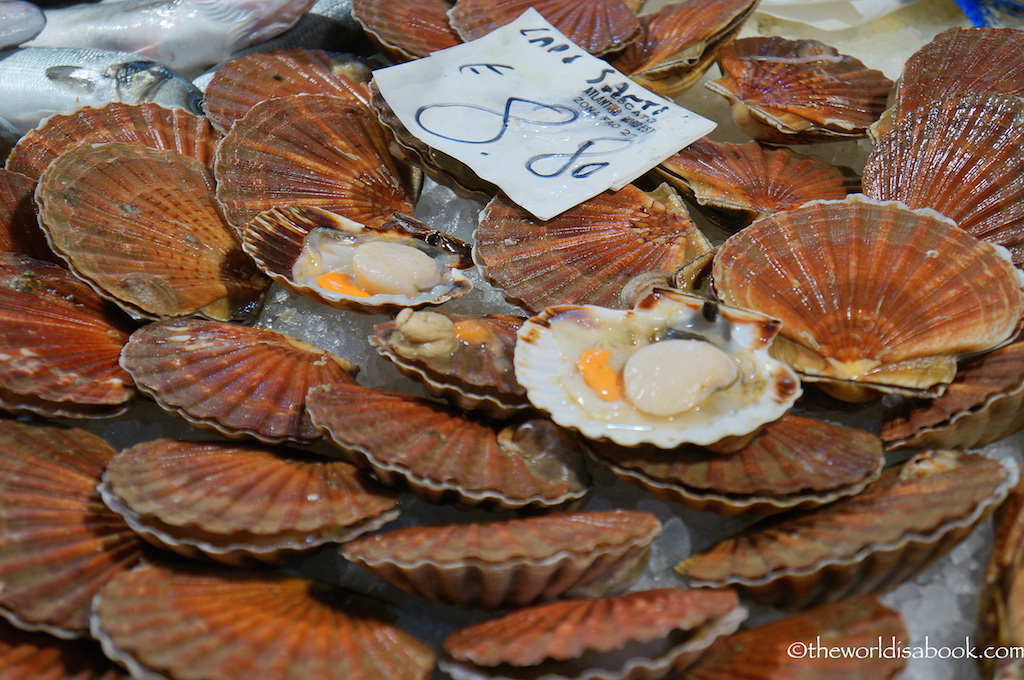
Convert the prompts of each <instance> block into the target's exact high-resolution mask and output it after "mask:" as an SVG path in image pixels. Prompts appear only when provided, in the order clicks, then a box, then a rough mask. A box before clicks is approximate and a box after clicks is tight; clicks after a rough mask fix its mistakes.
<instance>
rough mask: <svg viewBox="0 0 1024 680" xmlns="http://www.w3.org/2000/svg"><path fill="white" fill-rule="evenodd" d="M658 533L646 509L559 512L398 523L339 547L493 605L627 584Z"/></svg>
mask: <svg viewBox="0 0 1024 680" xmlns="http://www.w3.org/2000/svg"><path fill="white" fill-rule="evenodd" d="M660 534H661V523H660V522H659V521H658V518H657V517H655V516H654V515H651V514H649V513H644V512H636V511H628V510H613V511H608V512H577V513H554V514H550V515H544V516H540V517H527V518H522V519H513V520H507V521H503V522H486V523H480V524H463V525H448V526H431V527H408V528H405V529H396V530H394V531H386V532H381V533H377V534H374V535H372V536H364V537H362V538H359V539H356V540H354V541H352V542H350V543H347V544H345V545H344V546H342V548H341V553H342V555H344V556H345V559H347V560H350V561H353V562H356V563H357V564H360V565H362V566H363V567H365V568H367V569H369V570H370V571H371V572H373V573H374V574H376V575H378V576H380V577H381V578H383V579H385V580H387V581H389V582H390V583H393V584H395V585H397V586H398V587H400V588H402V589H404V590H406V591H408V592H411V593H413V594H416V595H421V596H423V597H427V598H429V599H431V600H438V601H441V602H452V603H454V604H457V605H459V606H462V607H483V608H487V609H493V608H497V607H521V606H524V605H527V604H530V603H532V602H537V601H540V600H549V599H552V598H555V597H558V596H560V595H563V594H568V595H573V594H575V595H577V596H579V595H602V594H606V593H609V592H612V591H614V590H617V589H620V588H623V587H625V586H627V585H628V584H629V583H630V582H631V581H632V580H633V579H634V578H635V577H636V576H637V575H638V573H639V571H640V570H641V569H642V568H643V565H644V564H645V563H646V562H647V556H648V550H649V546H650V544H651V542H652V541H653V540H654V539H655V538H657V537H658V536H659V535H660Z"/></svg>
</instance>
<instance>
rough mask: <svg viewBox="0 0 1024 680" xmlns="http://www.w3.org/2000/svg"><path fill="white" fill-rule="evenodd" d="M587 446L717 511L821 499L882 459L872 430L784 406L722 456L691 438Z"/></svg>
mask: <svg viewBox="0 0 1024 680" xmlns="http://www.w3.org/2000/svg"><path fill="white" fill-rule="evenodd" d="M592 448H593V451H592V455H593V456H594V458H595V459H596V460H597V462H599V463H601V464H602V465H604V466H606V467H608V468H609V469H610V470H611V471H612V472H614V473H615V474H616V475H618V476H619V477H620V478H621V479H623V480H625V481H626V482H629V483H630V484H632V485H633V486H637V487H639V488H641V489H645V490H646V491H649V492H651V493H652V494H654V495H655V496H657V497H659V498H661V499H663V500H667V501H670V502H676V503H681V504H682V505H685V506H686V507H688V508H690V509H692V510H700V511H712V512H717V513H719V514H723V515H737V514H740V513H744V512H749V513H756V514H773V513H778V512H782V511H784V510H793V509H808V508H813V507H817V506H820V505H825V504H827V503H831V502H832V501H835V500H837V499H839V498H842V497H844V496H852V495H853V494H856V493H860V492H861V491H863V490H864V487H866V486H867V485H868V484H870V483H871V482H873V481H874V480H875V479H876V478H877V477H878V474H879V472H881V470H882V465H884V463H885V456H884V454H883V452H882V442H881V441H880V440H879V438H878V437H876V436H875V435H873V434H871V433H869V432H866V431H864V430H859V429H855V428H850V427H843V426H840V425H832V424H830V423H825V422H822V421H817V420H811V419H810V418H803V417H799V416H794V415H790V414H786V415H784V416H782V418H780V419H779V420H777V421H775V422H774V423H771V424H769V425H766V426H765V427H764V429H762V430H761V432H760V433H759V434H758V435H757V437H756V438H754V440H753V441H752V442H751V443H750V444H748V445H747V446H744V447H743V448H741V449H740V450H738V451H736V452H734V453H731V454H729V455H727V456H723V455H721V454H719V453H715V452H713V451H708V450H706V449H702V448H700V447H696V446H684V447H682V448H679V449H670V450H659V449H657V448H655V447H653V446H642V447H636V448H625V447H619V446H615V445H613V444H595V446H594V447H592Z"/></svg>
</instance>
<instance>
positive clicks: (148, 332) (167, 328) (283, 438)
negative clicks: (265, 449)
mask: <svg viewBox="0 0 1024 680" xmlns="http://www.w3.org/2000/svg"><path fill="white" fill-rule="evenodd" d="M121 365H122V366H123V367H124V368H125V369H126V370H127V371H128V372H129V373H131V374H132V377H133V378H134V379H135V383H136V385H138V387H139V390H140V391H142V392H143V393H145V394H147V395H149V396H150V397H152V398H153V399H154V400H155V401H156V402H157V403H158V404H160V406H162V407H163V408H164V409H166V410H168V411H171V412H174V413H178V414H179V415H181V416H182V417H183V418H185V419H186V420H188V421H189V422H190V423H192V424H194V425H197V426H199V427H204V428H211V429H214V430H216V431H218V432H220V433H221V434H223V435H225V436H227V437H233V438H240V437H252V438H255V439H258V440H260V441H261V442H263V443H265V444H282V443H285V442H291V443H298V444H308V443H310V442H312V441H315V440H317V439H319V438H320V437H321V433H320V431H319V430H318V429H317V428H316V427H315V426H314V425H313V424H312V422H310V419H309V415H308V414H307V413H306V393H307V392H308V391H309V390H310V389H311V388H313V387H316V386H320V385H328V386H333V385H337V384H347V383H355V378H354V377H353V375H354V374H355V372H356V371H357V370H358V369H357V368H356V367H355V366H353V365H352V364H351V363H349V362H347V361H345V360H344V359H341V358H339V357H336V356H334V355H332V354H330V353H329V352H325V351H323V350H321V349H317V348H316V347H313V346H312V345H309V344H307V343H304V342H301V341H299V340H296V339H295V338H292V337H290V336H287V335H284V334H282V333H277V332H275V331H271V330H264V329H260V328H249V327H247V326H240V325H237V324H230V323H220V322H216V321H203V320H200V319H169V320H167V321H159V322H156V323H151V324H149V325H147V326H144V327H142V328H140V329H139V330H137V331H135V332H134V333H133V334H132V336H131V337H130V338H129V340H128V343H127V344H126V345H125V347H124V350H123V351H122V353H121Z"/></svg>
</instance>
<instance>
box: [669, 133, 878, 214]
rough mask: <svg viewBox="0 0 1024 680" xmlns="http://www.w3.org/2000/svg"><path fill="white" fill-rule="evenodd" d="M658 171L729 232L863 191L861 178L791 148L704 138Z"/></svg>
mask: <svg viewBox="0 0 1024 680" xmlns="http://www.w3.org/2000/svg"><path fill="white" fill-rule="evenodd" d="M655 170H657V172H658V174H659V175H660V176H661V177H662V178H663V179H664V180H665V181H667V182H668V183H669V184H671V185H672V186H673V187H675V188H676V189H678V190H679V192H680V193H682V194H683V195H684V196H685V197H686V198H687V199H688V200H690V201H691V203H694V204H696V208H697V209H698V210H699V211H700V212H701V213H702V214H703V215H704V216H705V217H707V218H708V219H709V220H710V221H711V222H713V223H714V224H715V225H716V226H718V227H720V228H722V229H725V230H727V231H729V232H734V231H738V230H739V229H742V228H743V227H745V226H747V225H748V224H750V222H752V221H753V220H755V219H757V218H758V217H761V216H763V215H767V214H770V213H773V212H778V211H779V210H785V209H787V208H795V207H796V206H798V205H801V204H803V203H806V202H808V201H813V200H822V199H824V200H828V199H837V200H838V199H842V198H845V197H846V195H847V194H850V193H852V192H855V191H858V190H859V189H860V178H859V177H858V176H857V174H856V173H854V172H853V170H851V169H850V168H844V167H839V166H835V165H832V164H831V163H829V162H828V161H826V160H825V159H824V158H821V157H820V156H810V155H804V154H800V153H796V152H795V151H791V150H790V149H767V148H765V147H763V146H762V145H760V144H758V143H757V142H746V143H745V144H733V143H730V142H715V141H712V140H710V139H707V138H703V139H700V140H697V141H696V142H694V143H693V144H691V145H690V146H688V147H686V148H685V149H683V150H682V151H680V152H679V153H676V154H674V155H672V156H670V157H669V158H666V159H665V160H664V161H662V163H661V164H660V165H658V167H657V168H655Z"/></svg>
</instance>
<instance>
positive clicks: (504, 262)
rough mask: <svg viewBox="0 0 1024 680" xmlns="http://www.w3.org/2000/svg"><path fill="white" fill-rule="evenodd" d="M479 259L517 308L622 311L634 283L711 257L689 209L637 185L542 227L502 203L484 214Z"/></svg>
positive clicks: (478, 234)
mask: <svg viewBox="0 0 1024 680" xmlns="http://www.w3.org/2000/svg"><path fill="white" fill-rule="evenodd" d="M474 240H475V245H474V247H473V259H474V260H475V261H476V263H477V266H478V267H480V268H481V270H482V271H483V274H484V276H486V277H487V279H488V280H489V281H490V282H491V283H492V284H494V285H495V286H497V287H498V288H500V289H501V290H502V292H503V293H504V295H505V297H506V298H508V299H509V300H510V301H512V302H514V303H516V304H521V305H522V306H523V307H524V308H525V309H527V310H529V311H531V312H533V313H537V312H539V311H541V310H542V309H544V308H545V307H550V306H552V305H558V304H581V305H582V304H591V305H602V306H606V307H619V306H621V303H619V292H620V291H621V290H622V288H623V286H625V285H626V282H627V281H629V280H630V279H632V278H634V277H636V276H639V275H641V274H646V273H649V272H652V271H674V270H675V269H678V268H679V267H681V266H683V265H684V264H686V263H687V262H689V261H690V260H692V259H693V258H695V257H697V256H699V255H701V254H703V253H705V252H707V251H708V250H710V249H711V244H710V243H709V242H708V240H707V238H706V237H705V236H704V235H703V234H702V233H701V232H700V230H699V229H698V228H697V227H696V225H694V223H693V222H692V221H691V220H690V216H689V214H688V213H687V211H686V207H685V206H684V205H683V203H682V201H681V200H680V199H679V198H678V196H675V195H674V193H670V192H669V191H667V190H664V191H661V192H659V193H657V194H655V195H651V194H647V193H645V192H643V191H641V190H640V189H637V188H636V187H634V186H632V185H628V186H626V187H625V188H623V189H622V190H620V191H615V192H612V191H606V192H604V193H602V194H599V195H597V196H595V197H594V198H592V199H590V200H588V201H585V202H583V203H581V204H579V205H578V206H576V207H574V208H570V209H569V210H567V211H565V212H563V213H562V214H561V215H559V216H557V217H555V218H553V219H551V220H548V221H546V222H542V221H540V220H537V219H536V218H534V217H533V216H531V215H530V214H529V213H528V212H526V211H525V210H523V209H522V208H520V207H519V206H517V205H515V204H514V203H512V202H510V201H509V200H508V199H506V198H504V197H501V196H498V197H496V198H494V199H493V200H492V201H491V202H490V203H488V204H487V206H486V207H485V208H484V211H483V212H482V213H481V214H480V224H479V226H478V227H477V230H476V233H475V234H474Z"/></svg>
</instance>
